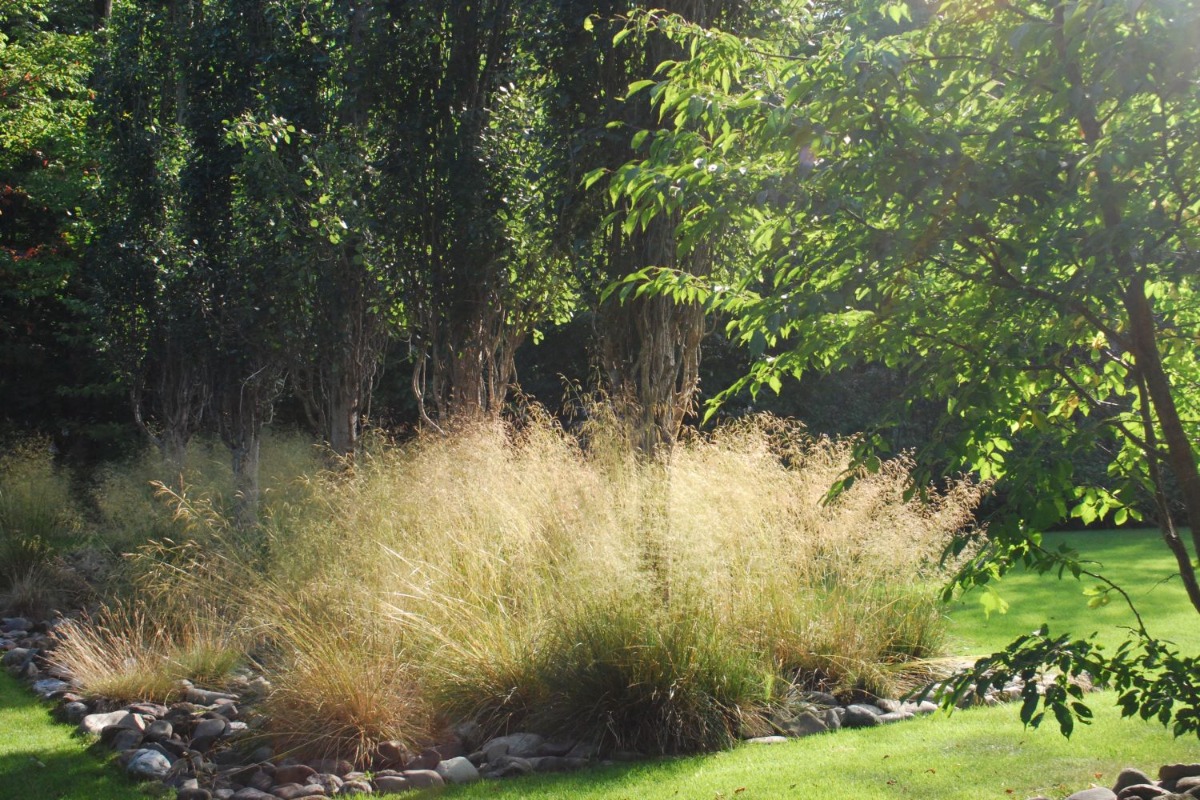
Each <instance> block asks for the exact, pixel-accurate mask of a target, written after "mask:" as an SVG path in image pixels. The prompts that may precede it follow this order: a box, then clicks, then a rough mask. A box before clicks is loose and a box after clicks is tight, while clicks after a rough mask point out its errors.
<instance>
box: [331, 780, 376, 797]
mask: <svg viewBox="0 0 1200 800" xmlns="http://www.w3.org/2000/svg"><path fill="white" fill-rule="evenodd" d="M338 794H339V795H343V794H375V790H374V789H372V788H371V784H370V783H368V782H367V781H346V782H345V783H343V784H342V788H341V789H338Z"/></svg>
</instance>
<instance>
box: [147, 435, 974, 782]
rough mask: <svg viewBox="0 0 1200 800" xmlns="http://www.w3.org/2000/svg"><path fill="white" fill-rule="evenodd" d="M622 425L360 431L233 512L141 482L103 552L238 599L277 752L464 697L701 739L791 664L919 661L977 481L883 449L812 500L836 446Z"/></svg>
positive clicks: (761, 703)
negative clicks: (146, 521)
mask: <svg viewBox="0 0 1200 800" xmlns="http://www.w3.org/2000/svg"><path fill="white" fill-rule="evenodd" d="M621 441H623V439H622V437H621V436H620V432H619V431H618V432H617V433H610V434H606V432H605V431H604V430H603V429H595V428H593V429H589V430H588V431H587V432H586V436H585V437H584V438H583V440H582V441H581V440H580V439H577V438H576V437H574V436H571V435H568V434H566V433H565V432H563V431H562V430H561V429H560V428H559V427H557V426H556V425H555V424H553V423H552V422H551V421H549V420H545V419H538V418H537V417H536V415H534V416H533V417H531V418H530V419H529V420H527V421H526V422H525V423H524V424H523V425H522V426H521V427H519V428H517V427H514V426H510V425H505V424H501V423H493V424H481V425H478V426H475V427H466V428H463V429H461V430H459V431H457V432H456V433H454V434H453V435H450V436H445V437H443V436H422V437H419V438H417V439H415V440H413V441H410V442H408V443H405V444H403V445H397V444H393V443H389V442H387V441H384V440H378V439H377V440H374V441H372V442H371V443H370V444H369V446H368V448H367V449H366V451H365V452H364V453H362V454H361V455H360V456H359V457H358V458H357V459H356V461H355V463H354V464H353V466H352V468H349V469H340V470H332V471H329V470H307V471H305V472H304V473H303V474H301V475H298V476H296V477H295V478H293V479H292V480H291V481H284V482H282V483H280V484H279V486H280V489H279V491H278V492H277V494H276V495H275V498H276V499H275V505H273V506H272V505H271V502H270V500H268V501H267V503H266V506H267V507H268V509H269V511H268V513H267V514H266V515H265V516H264V520H263V522H262V524H261V525H260V526H259V527H258V528H256V529H252V530H244V529H243V530H239V529H238V528H237V526H235V525H233V524H231V523H230V522H229V520H228V516H227V514H226V512H225V511H224V505H223V504H222V503H221V502H219V501H217V500H216V499H214V497H213V496H212V495H209V494H205V493H203V492H199V493H196V492H195V491H194V490H191V489H188V488H186V487H185V488H182V489H179V490H164V497H163V498H160V502H161V501H162V500H166V501H169V503H170V504H171V506H172V508H173V513H174V515H175V519H176V524H177V525H179V526H180V527H178V528H176V530H177V531H178V533H177V534H176V536H177V537H178V539H177V540H173V541H171V542H159V543H157V544H153V545H149V546H145V547H142V548H141V549H140V550H139V551H138V555H137V556H135V557H134V558H132V559H131V569H130V571H129V574H130V575H131V576H133V577H132V579H131V580H132V583H133V585H135V586H137V587H138V589H139V592H140V596H141V597H142V598H143V599H147V598H148V599H150V600H152V601H153V602H155V603H157V604H158V607H161V608H166V609H169V611H167V612H165V613H167V614H168V616H172V617H173V616H175V615H184V616H186V615H187V614H188V613H189V611H188V606H189V604H192V605H196V606H197V607H206V608H211V609H215V610H218V611H217V613H218V614H219V616H220V617H221V618H223V619H227V620H237V625H238V627H239V629H240V630H243V631H245V632H246V638H245V639H244V640H243V647H244V649H245V652H246V654H247V655H248V656H251V657H253V659H254V663H256V664H258V665H259V667H260V668H261V669H263V670H264V671H265V672H266V674H267V676H268V678H269V679H270V680H271V682H272V685H273V686H274V692H273V693H272V695H271V697H270V698H269V700H268V704H269V708H270V715H271V718H272V720H273V721H272V725H271V730H272V731H273V732H274V734H275V735H276V737H277V738H278V740H279V742H280V743H281V745H282V746H283V747H284V748H285V749H288V750H293V751H295V752H303V753H305V754H308V755H314V754H316V755H338V756H339V757H346V758H351V759H354V760H357V761H358V762H359V763H360V765H365V764H366V760H367V757H368V755H369V753H370V752H371V751H372V749H373V747H374V746H375V745H376V744H377V743H378V742H380V741H383V740H388V739H398V740H401V741H405V742H410V743H413V744H416V743H419V742H421V741H425V740H428V739H431V738H435V737H436V736H438V735H439V732H440V731H442V730H444V729H445V727H446V726H448V725H452V724H454V723H457V722H462V721H468V720H469V721H471V722H474V723H477V724H478V725H479V726H480V727H481V729H482V731H483V733H484V734H488V735H490V734H499V733H505V732H511V731H515V730H521V729H526V730H528V729H534V730H538V731H540V732H543V733H548V734H554V735H560V736H566V737H576V738H581V739H584V740H588V741H591V742H593V743H596V744H599V745H600V746H602V747H603V748H606V749H612V750H619V749H629V750H637V751H641V752H645V753H685V752H694V751H698V750H708V749H714V748H719V747H724V746H726V745H728V744H729V743H731V742H732V741H733V740H734V739H735V738H736V736H737V735H738V734H739V732H740V731H742V730H762V728H763V724H764V723H763V720H764V719H766V718H767V717H768V716H769V710H770V709H771V708H772V707H773V706H774V705H775V704H776V703H777V702H778V701H780V700H781V699H783V698H785V697H786V696H787V695H788V693H789V692H791V690H792V689H793V687H802V688H804V687H806V688H822V689H826V690H831V691H834V692H843V693H846V694H847V695H850V694H853V693H856V692H860V691H868V692H875V693H878V694H892V693H894V692H896V691H899V690H900V689H902V688H904V687H905V686H907V685H910V684H911V683H913V682H915V681H917V680H918V679H919V678H922V677H924V675H925V673H926V671H927V668H928V664H929V662H930V659H933V658H936V656H938V655H939V653H940V649H939V648H940V641H941V638H940V637H941V635H942V624H941V614H940V609H939V606H938V604H937V602H936V593H937V590H938V585H937V584H938V579H939V577H940V575H939V567H938V558H939V556H940V554H941V552H942V550H943V548H944V547H945V545H946V544H947V543H948V542H949V541H950V538H951V537H952V536H953V535H955V533H956V532H959V531H961V529H963V528H964V527H969V525H970V521H971V513H972V509H973V507H974V505H975V503H976V502H977V501H978V498H979V494H980V491H981V489H980V487H977V486H972V485H970V484H967V483H951V484H950V485H949V488H948V489H947V490H945V491H942V492H940V493H939V492H931V493H930V494H931V496H932V499H930V500H929V501H927V502H921V501H919V500H917V499H908V498H907V497H906V495H905V489H906V488H908V487H907V484H908V474H909V468H910V465H909V464H908V463H907V462H905V461H904V460H902V459H901V460H897V461H893V462H888V463H885V464H883V465H881V467H880V468H879V469H878V470H877V471H875V472H866V471H864V472H863V473H862V474H860V475H858V476H857V480H856V482H855V483H854V485H853V486H852V487H851V488H850V489H849V490H847V491H846V492H844V493H843V494H841V495H840V496H839V497H837V498H836V499H835V500H832V501H828V500H827V495H828V490H829V487H830V486H831V485H832V484H833V483H834V482H835V481H836V480H838V479H839V478H842V477H844V475H845V471H846V469H847V467H848V465H849V463H850V445H849V444H847V443H839V442H833V441H828V440H820V439H814V438H812V437H809V436H807V435H806V434H805V433H804V431H803V430H802V429H801V428H800V427H799V426H796V425H794V424H791V423H785V422H781V421H778V420H773V419H755V420H747V421H742V422H740V423H737V424H734V425H730V426H726V427H724V428H722V429H720V430H718V431H717V432H716V433H714V434H711V435H704V436H695V437H693V438H691V439H690V440H688V441H685V442H682V443H680V444H679V445H678V446H677V447H676V448H675V451H674V453H673V454H672V456H671V458H670V459H669V460H660V461H646V460H643V459H640V458H638V457H636V456H635V455H634V454H632V453H631V452H629V451H628V450H627V449H623V448H622V446H621V445H620V442H621ZM289 447H291V449H292V450H293V451H296V448H295V447H294V446H291V445H289ZM266 458H267V454H266V452H264V461H265V460H266ZM284 498H286V502H283V501H282V500H283V499H284ZM180 595H183V596H186V597H187V598H189V603H183V604H181V603H170V602H167V598H170V597H172V596H175V597H178V596H180Z"/></svg>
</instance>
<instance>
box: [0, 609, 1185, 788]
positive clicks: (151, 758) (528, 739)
mask: <svg viewBox="0 0 1200 800" xmlns="http://www.w3.org/2000/svg"><path fill="white" fill-rule="evenodd" d="M53 625H54V623H32V622H30V621H29V620H26V619H24V618H5V619H3V620H0V651H2V652H3V656H0V664H2V665H3V666H4V668H5V669H7V670H8V672H9V673H10V674H12V675H14V676H16V677H18V678H20V679H23V680H25V681H26V682H28V683H29V685H30V687H31V689H32V690H33V691H34V692H35V693H36V694H37V695H38V696H39V697H41V698H43V699H45V700H48V701H52V702H54V703H56V708H55V712H54V713H55V715H56V716H57V717H58V718H59V719H61V720H63V721H65V722H69V723H71V724H74V725H76V726H78V729H79V730H80V732H81V733H84V734H89V735H94V736H99V738H100V741H101V742H103V743H105V744H107V745H108V746H110V747H111V748H113V749H114V750H116V751H118V752H119V753H120V755H119V757H118V763H120V765H121V767H122V768H123V769H124V770H125V771H126V772H127V773H128V774H129V775H131V776H132V777H134V778H136V779H139V780H145V781H148V782H152V783H151V784H150V786H152V787H154V786H157V787H161V788H159V789H158V790H157V791H156V792H152V793H157V794H161V795H166V794H170V793H171V792H174V793H175V796H176V797H177V798H178V800H213V798H221V800H291V799H292V798H302V797H328V796H334V795H337V796H341V795H356V794H376V793H380V794H383V793H396V792H404V791H407V790H416V789H428V788H433V787H438V786H443V785H445V784H447V783H452V784H455V783H470V782H473V781H477V780H480V779H485V778H507V777H513V776H519V775H527V774H530V773H548V772H566V771H572V770H577V769H583V768H585V767H588V766H590V765H595V764H604V763H611V762H613V761H628V760H634V759H638V758H641V757H642V756H641V755H640V754H637V753H619V752H618V753H601V752H600V751H599V750H598V748H597V747H596V746H594V745H591V744H588V743H585V742H577V741H570V740H562V741H555V740H547V739H546V738H545V737H543V736H540V735H538V734H536V733H513V734H509V735H507V736H500V737H494V738H491V739H486V740H484V739H482V738H480V737H479V736H478V729H477V728H476V727H475V726H473V725H472V724H465V725H460V726H458V727H457V728H456V729H455V731H454V733H453V734H452V735H449V736H447V737H446V740H445V741H443V742H440V743H437V744H434V745H433V746H430V747H427V748H425V749H424V750H422V751H421V752H419V753H413V752H411V751H410V750H409V749H408V748H406V747H405V746H404V745H402V744H401V743H399V742H384V743H382V744H380V745H379V746H378V748H377V750H376V753H375V756H374V759H373V762H372V764H371V768H372V769H371V772H369V773H367V772H361V771H356V770H355V769H354V765H352V764H350V763H349V762H347V761H340V760H329V759H325V760H320V761H316V762H311V763H300V762H298V761H296V760H295V759H291V758H282V759H280V758H278V757H277V754H276V753H275V752H274V751H273V750H272V749H271V748H270V747H269V746H266V745H262V746H258V747H254V746H253V743H254V741H255V738H256V734H257V732H258V731H259V729H260V728H261V727H262V725H263V723H264V721H265V720H264V717H263V716H262V715H261V714H260V713H258V712H256V711H255V708H254V705H255V702H256V700H257V699H259V698H261V697H262V696H264V695H265V694H266V693H267V692H268V691H269V690H270V686H269V684H268V683H267V682H266V681H265V680H264V679H263V678H262V677H253V676H250V675H243V676H240V677H239V678H237V679H235V681H234V682H233V684H232V685H231V686H230V687H229V688H230V690H231V691H229V692H215V691H210V690H206V689H202V688H199V687H196V686H193V685H191V684H188V683H186V682H185V683H184V684H183V685H181V687H180V689H181V694H182V696H183V698H184V699H183V701H181V702H176V703H173V704H171V705H169V706H166V705H161V704H157V703H133V704H130V705H126V706H123V707H121V708H117V709H115V710H104V709H103V708H102V705H101V703H99V702H95V701H93V702H90V703H89V702H87V701H85V699H84V698H83V697H82V696H80V695H79V694H77V693H76V692H75V691H74V689H75V688H76V687H75V686H73V685H72V681H71V676H69V675H63V674H55V673H54V670H53V669H52V668H49V667H47V665H46V661H45V659H44V654H45V653H46V651H47V650H49V649H51V648H52V647H53V645H54V638H53V636H52V632H53ZM1021 689H1022V687H1021V686H1020V685H1018V684H1013V685H1010V686H1007V687H1005V688H1004V689H1003V690H1001V691H999V692H996V693H993V694H990V695H989V696H988V697H987V698H985V702H990V703H998V702H1002V701H1004V700H1011V699H1015V698H1017V697H1019V696H1020V694H1021ZM936 708H937V706H936V705H935V704H934V703H931V702H929V701H922V702H920V703H910V702H901V701H899V700H890V699H876V700H875V701H874V702H870V703H865V702H864V703H851V704H842V703H839V702H838V700H837V699H836V698H835V697H833V696H832V695H829V694H824V693H821V692H796V693H794V695H793V696H792V697H791V698H790V700H789V702H788V703H786V704H784V706H783V707H781V708H779V709H777V710H776V711H775V712H773V714H772V716H771V719H770V720H769V724H768V729H767V730H761V731H750V730H747V731H744V733H745V736H746V740H747V741H748V742H750V743H755V744H773V743H777V742H784V741H787V740H788V739H789V738H797V737H801V736H809V735H812V734H817V733H825V732H830V731H835V730H838V729H840V728H861V727H874V726H879V725H886V724H891V723H895V722H901V721H903V720H907V719H911V718H912V717H914V716H916V715H918V714H927V713H930V712H932V711H934V710H935V709H936ZM762 733H770V735H755V734H762ZM1157 798H1168V800H1170V798H1184V799H1186V800H1200V764H1173V765H1166V766H1163V767H1162V768H1161V769H1160V770H1159V776H1158V779H1157V780H1155V779H1152V778H1151V777H1150V776H1148V775H1146V774H1144V773H1142V772H1140V771H1138V770H1135V769H1126V770H1124V771H1122V772H1121V774H1120V776H1119V777H1118V779H1117V783H1116V785H1114V786H1113V787H1112V789H1107V788H1096V787H1093V788H1090V789H1085V790H1083V791H1080V792H1076V793H1075V794H1072V795H1071V796H1070V797H1069V798H1067V800H1156V799H1157ZM1034 800H1045V799H1044V798H1035V799H1034Z"/></svg>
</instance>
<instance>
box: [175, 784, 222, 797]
mask: <svg viewBox="0 0 1200 800" xmlns="http://www.w3.org/2000/svg"><path fill="white" fill-rule="evenodd" d="M212 796H213V795H212V792H210V791H209V790H208V789H201V788H200V787H199V786H196V787H192V786H189V787H187V788H185V789H180V790H179V791H178V792H177V793H176V794H175V800H212Z"/></svg>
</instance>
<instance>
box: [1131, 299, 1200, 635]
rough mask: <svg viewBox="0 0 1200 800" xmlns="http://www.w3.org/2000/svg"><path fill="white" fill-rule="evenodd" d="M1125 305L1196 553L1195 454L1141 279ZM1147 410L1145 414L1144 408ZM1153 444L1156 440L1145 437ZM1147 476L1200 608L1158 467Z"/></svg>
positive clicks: (1154, 455) (1199, 496) (1199, 478)
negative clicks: (1177, 404) (1164, 366)
mask: <svg viewBox="0 0 1200 800" xmlns="http://www.w3.org/2000/svg"><path fill="white" fill-rule="evenodd" d="M1125 309H1126V313H1127V314H1128V315H1129V322H1130V336H1131V339H1132V350H1133V355H1134V367H1135V369H1136V370H1137V371H1138V374H1139V376H1140V377H1141V379H1142V381H1143V383H1144V386H1145V394H1146V395H1147V397H1146V398H1144V400H1143V402H1144V403H1145V402H1147V401H1148V403H1149V406H1150V408H1152V409H1153V411H1154V417H1156V418H1157V419H1158V424H1159V427H1161V428H1162V438H1163V440H1164V441H1165V443H1166V446H1167V454H1166V461H1167V464H1168V465H1169V467H1170V469H1171V473H1172V474H1173V475H1174V476H1175V480H1176V482H1177V483H1178V484H1179V490H1180V495H1181V496H1182V498H1183V506H1184V512H1185V514H1186V515H1187V521H1188V526H1189V527H1190V528H1191V532H1192V547H1193V548H1194V549H1195V551H1196V553H1198V554H1200V469H1197V466H1196V453H1195V451H1194V450H1193V449H1192V443H1191V441H1190V440H1189V439H1188V436H1187V431H1186V430H1184V427H1183V421H1182V420H1181V419H1180V417H1179V408H1178V406H1176V404H1175V396H1174V394H1173V391H1172V386H1171V379H1170V377H1169V376H1168V375H1167V373H1166V370H1164V369H1163V365H1162V357H1161V355H1160V353H1159V350H1158V341H1157V335H1156V326H1155V322H1154V311H1153V309H1152V308H1151V306H1150V300H1149V298H1147V297H1146V287H1145V282H1144V281H1143V280H1141V279H1135V280H1133V281H1132V282H1131V284H1130V286H1129V288H1128V289H1127V290H1126V293H1125ZM1144 413H1147V412H1144ZM1148 422H1149V425H1148V428H1149V430H1148V433H1149V434H1150V435H1151V436H1154V430H1153V420H1148ZM1148 441H1149V442H1151V443H1153V442H1154V441H1155V439H1154V438H1148ZM1159 457H1160V455H1159V453H1158V452H1157V448H1154V452H1149V453H1147V454H1146V458H1147V459H1149V460H1151V461H1156V460H1157V459H1158V458H1159ZM1150 475H1151V476H1152V477H1153V479H1154V484H1155V493H1156V495H1158V498H1159V502H1158V505H1159V516H1160V517H1161V519H1160V522H1159V524H1160V527H1161V529H1162V534H1163V538H1164V540H1165V541H1166V543H1167V546H1168V547H1169V548H1170V549H1171V552H1172V553H1173V554H1174V555H1175V561H1176V563H1177V564H1178V566H1179V573H1180V576H1181V577H1182V578H1183V583H1184V586H1185V587H1186V588H1187V590H1188V598H1189V599H1190V600H1191V602H1192V605H1193V607H1195V609H1196V610H1197V611H1200V582H1198V581H1197V578H1196V568H1195V566H1194V565H1193V562H1192V559H1191V557H1190V556H1189V555H1188V552H1187V548H1186V547H1184V546H1183V542H1182V540H1181V539H1180V537H1179V534H1178V532H1177V531H1176V530H1175V523H1174V520H1172V518H1171V510H1170V508H1169V507H1168V506H1167V503H1166V501H1165V499H1164V498H1165V490H1164V487H1163V480H1162V477H1161V470H1160V469H1159V467H1158V465H1157V464H1153V465H1152V468H1151V471H1150Z"/></svg>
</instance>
